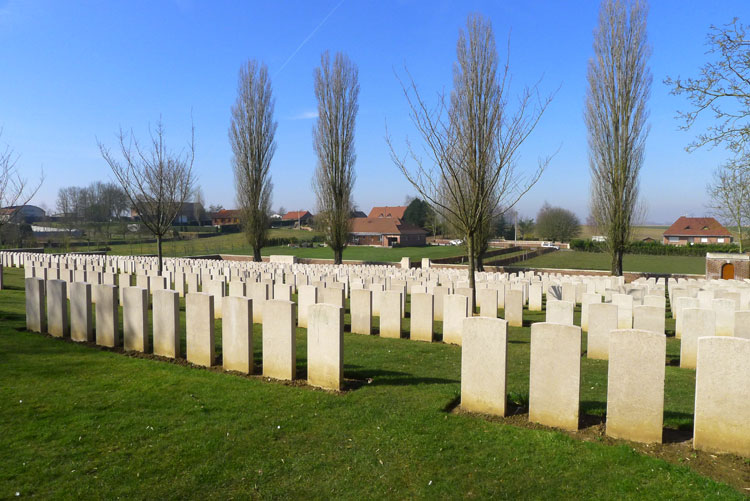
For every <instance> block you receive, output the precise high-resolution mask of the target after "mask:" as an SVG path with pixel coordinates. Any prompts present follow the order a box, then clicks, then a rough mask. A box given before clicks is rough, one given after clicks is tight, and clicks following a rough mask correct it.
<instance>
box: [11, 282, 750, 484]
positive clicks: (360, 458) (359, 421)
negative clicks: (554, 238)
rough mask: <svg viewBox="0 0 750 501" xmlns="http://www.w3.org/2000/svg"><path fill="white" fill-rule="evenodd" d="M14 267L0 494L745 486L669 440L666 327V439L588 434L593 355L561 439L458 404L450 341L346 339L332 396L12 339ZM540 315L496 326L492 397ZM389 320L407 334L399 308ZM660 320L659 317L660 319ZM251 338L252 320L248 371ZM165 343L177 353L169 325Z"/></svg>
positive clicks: (721, 461) (513, 392)
mask: <svg viewBox="0 0 750 501" xmlns="http://www.w3.org/2000/svg"><path fill="white" fill-rule="evenodd" d="M22 276H23V275H22V272H21V271H20V270H15V269H10V270H6V285H7V286H8V288H7V289H6V290H3V291H0V399H1V401H2V402H3V404H2V405H0V422H2V423H3V433H0V465H1V466H2V467H0V497H3V498H5V497H13V496H14V495H15V493H16V492H18V493H19V494H20V495H21V496H24V497H26V496H37V497H40V498H52V497H69V498H102V497H106V498H115V497H123V498H153V499H158V498H198V497H199V498H206V497H216V498H230V497H241V498H247V497H274V498H278V497H284V498H292V499H294V498H303V497H305V498H307V497H312V498H334V497H335V498H347V499H352V498H358V499H359V498H430V499H434V498H457V497H477V498H488V497H523V498H525V497H530V496H533V497H537V498H546V499H550V498H578V499H580V498H589V497H598V498H604V497H606V498H616V499H619V498H628V497H643V496H646V497H650V498H686V499H703V498H722V499H732V498H736V499H743V495H742V494H740V492H739V491H740V490H741V489H742V488H743V487H750V478H748V474H746V473H743V469H745V471H747V470H748V468H750V464H749V463H748V462H746V461H744V460H741V459H738V458H733V457H728V458H727V457H724V456H719V457H716V456H712V455H710V454H705V453H701V452H694V451H692V450H691V449H690V447H689V442H686V441H685V440H686V439H687V438H689V435H690V430H691V429H692V410H693V409H692V406H693V398H694V394H693V391H694V383H695V373H694V371H690V370H684V369H680V368H679V367H674V366H672V363H673V361H674V359H675V357H677V356H678V352H679V344H678V341H676V340H675V339H673V338H671V337H670V338H669V339H668V345H667V358H668V360H667V367H666V397H665V416H664V418H665V426H666V427H667V430H666V431H665V437H668V439H669V440H668V441H671V442H675V443H672V444H668V445H664V446H651V447H647V446H640V445H636V444H629V443H625V442H621V441H613V440H611V439H608V438H606V437H604V436H603V435H601V433H600V431H601V426H602V425H601V416H603V415H604V413H605V412H606V388H607V363H606V362H604V361H593V360H588V359H586V358H585V357H584V358H583V359H582V361H581V362H582V376H581V380H582V381H581V406H582V414H585V416H584V419H582V421H583V423H584V428H586V429H584V430H583V431H581V432H579V433H575V434H569V433H562V432H558V431H555V430H552V429H546V428H541V427H533V426H531V427H530V426H524V425H522V424H521V422H522V421H523V420H524V419H525V418H524V414H523V413H524V412H525V411H524V409H523V408H522V407H520V408H518V409H517V410H518V413H519V414H518V415H517V416H513V417H510V418H506V419H504V420H503V419H497V418H495V419H485V418H483V417H482V416H476V415H468V414H464V413H461V412H457V411H456V409H455V407H456V404H457V403H458V397H459V392H460V353H461V350H460V348H459V347H457V346H449V345H444V344H441V343H432V344H427V343H419V342H415V341H410V340H407V339H381V338H379V337H375V336H360V335H352V334H349V333H347V334H345V340H344V342H345V355H344V363H345V365H344V377H345V378H346V379H347V380H348V383H347V386H348V390H347V391H345V392H343V393H332V392H326V391H320V390H313V389H311V388H308V387H305V386H302V385H301V384H281V383H277V382H272V381H268V380H265V379H263V378H261V377H258V376H254V377H244V376H240V375H234V374H227V373H222V372H220V371H218V370H205V369H198V368H194V367H191V366H190V365H188V364H186V363H185V362H184V361H172V362H169V361H165V360H154V359H153V358H154V357H151V356H148V355H130V356H127V355H124V354H122V353H118V352H117V351H111V350H104V349H99V348H96V347H93V346H87V345H79V344H75V343H72V342H69V341H63V340H60V339H54V338H50V337H47V336H43V335H39V334H32V333H29V332H26V331H25V330H24V329H23V322H24V320H23V319H24V313H23V288H22ZM576 319H577V320H578V313H577V314H576ZM541 320H542V314H529V312H525V325H527V326H526V327H523V328H511V329H510V335H509V344H508V350H509V353H508V362H509V371H508V393H509V399H510V401H511V402H515V403H516V404H521V405H524V404H525V402H527V400H528V374H529V337H530V334H529V331H530V329H529V327H528V324H529V322H531V321H541ZM347 321H348V319H347ZM403 324H404V327H405V329H406V330H408V324H409V319H408V318H406V319H404V321H403ZM220 325H221V322H220V321H217V322H216V326H217V331H216V334H217V344H218V345H219V348H218V349H217V355H218V356H219V357H220V356H221V348H220V345H221V335H220V333H221V330H220ZM438 327H439V325H438ZM667 328H668V330H672V329H673V328H674V324H673V322H672V321H671V320H668V322H667ZM183 329H184V311H183ZM438 330H439V329H438ZM183 332H184V330H183ZM260 334H261V328H260V326H256V327H255V338H254V339H255V341H254V358H255V366H256V372H257V371H258V370H259V368H260V367H259V366H260V363H261V358H260V354H261V351H260V350H261V344H262V340H261V336H260ZM182 343H183V349H184V347H185V344H184V343H185V340H184V335H183V340H182ZM305 346H306V332H305V330H304V329H298V332H297V372H298V377H300V378H304V377H305V371H306V347H305ZM583 346H585V336H584V343H583ZM514 420H515V421H514ZM512 423H517V424H518V425H514V424H512ZM592 423H593V424H592ZM597 430H598V431H597ZM650 455H651V456H659V457H663V458H666V459H668V460H669V461H670V462H667V461H664V460H662V459H659V458H657V457H651V456H650ZM699 472H701V473H702V474H699ZM703 475H709V476H712V477H713V478H714V479H718V480H722V481H724V482H729V483H731V484H732V485H733V486H734V487H735V488H736V489H737V490H735V489H734V488H732V487H730V486H728V485H726V484H723V483H717V482H716V481H714V480H711V479H709V478H706V477H705V476H703Z"/></svg>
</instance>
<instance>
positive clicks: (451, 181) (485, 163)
mask: <svg viewBox="0 0 750 501" xmlns="http://www.w3.org/2000/svg"><path fill="white" fill-rule="evenodd" d="M456 56H457V62H456V63H455V65H454V68H453V91H452V92H451V96H450V102H448V100H447V99H446V97H445V96H444V95H440V96H439V98H438V103H437V106H436V107H434V108H432V107H430V106H428V105H427V103H426V102H425V101H424V99H423V98H422V96H421V95H420V94H419V91H418V90H417V86H416V84H415V82H414V80H413V78H411V77H410V78H409V83H408V85H405V84H404V83H403V82H402V87H403V90H404V95H405V96H406V99H407V102H408V104H409V111H410V117H411V120H412V122H413V123H414V126H415V127H416V129H417V131H418V132H419V135H420V136H421V137H422V140H423V141H424V143H425V144H424V152H425V154H426V155H427V157H428V158H427V159H426V160H425V159H423V158H422V156H421V155H420V154H419V153H418V152H417V151H416V150H415V149H414V148H413V147H412V145H411V143H410V142H409V141H408V139H407V153H406V154H404V155H399V154H398V153H397V152H396V149H395V147H394V145H393V142H392V141H391V139H390V137H388V135H387V133H386V140H387V142H388V144H389V147H390V150H391V158H392V159H393V161H394V163H395V164H396V165H397V166H398V167H399V169H400V170H401V172H402V173H403V174H404V176H405V177H406V179H407V180H408V181H409V182H410V183H411V184H412V185H413V186H414V188H415V189H416V190H417V192H418V193H419V194H420V196H421V197H422V198H423V199H425V200H426V201H427V202H428V203H429V204H430V205H431V206H432V207H433V209H434V210H435V211H436V212H438V213H439V214H440V215H441V216H442V217H443V219H444V220H446V221H447V222H448V223H449V224H451V225H452V226H454V227H455V228H456V229H457V230H459V231H460V233H461V234H462V235H463V237H464V241H465V242H466V245H467V247H468V249H467V250H468V255H469V267H468V274H469V284H470V287H472V289H473V288H474V271H475V264H476V263H475V260H476V259H475V257H476V253H475V252H474V246H475V245H476V244H477V241H476V235H477V233H478V232H480V231H481V228H482V226H483V225H484V224H485V223H486V222H487V218H488V217H489V216H490V215H491V214H492V211H493V210H494V209H495V208H496V207H501V206H502V207H512V206H513V205H515V203H516V202H517V201H518V200H519V199H520V198H521V197H522V196H523V195H524V194H525V193H526V192H527V191H528V190H529V189H531V186H533V185H534V183H536V181H537V180H538V179H539V177H540V176H541V174H542V171H543V170H544V168H545V167H546V166H547V165H548V164H549V161H550V157H547V158H542V159H539V163H538V166H537V169H536V170H535V171H534V172H531V173H530V174H527V175H524V174H523V173H522V172H521V171H519V169H517V160H518V156H519V155H518V149H519V147H520V146H521V145H522V144H523V142H524V141H525V140H526V139H527V138H528V137H529V135H530V134H531V132H532V131H533V130H534V128H535V127H536V125H537V124H538V122H539V120H540V118H541V116H542V115H543V114H544V111H545V110H546V109H547V106H548V105H549V103H550V102H551V100H552V97H553V96H552V95H550V96H548V97H546V98H541V97H540V95H539V91H538V85H534V86H533V87H525V88H524V89H523V91H522V92H521V94H520V96H519V98H518V101H517V106H516V108H515V109H512V108H511V106H509V104H508V99H509V94H510V89H509V87H510V66H509V63H508V62H507V61H506V64H505V66H504V68H499V61H498V55H497V48H496V44H495V36H494V34H493V31H492V26H491V24H490V22H489V21H487V20H485V19H484V18H483V17H482V16H480V15H472V16H469V18H468V20H467V23H466V33H464V31H463V30H461V31H460V33H459V37H458V44H457V49H456Z"/></svg>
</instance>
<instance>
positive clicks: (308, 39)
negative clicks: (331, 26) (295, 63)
mask: <svg viewBox="0 0 750 501" xmlns="http://www.w3.org/2000/svg"><path fill="white" fill-rule="evenodd" d="M342 3H344V0H341V1H340V2H339V3H337V4H336V6H335V7H334V8H333V9H331V12H329V13H328V14H327V15H326V17H324V18H323V20H322V21H321V22H320V24H319V25H318V26H316V27H315V29H314V30H312V31H311V32H310V34H309V35H307V38H305V39H304V40H302V43H301V44H299V46H298V47H297V48H296V49H294V52H292V55H291V56H289V59H287V60H286V61H284V64H282V65H281V68H279V70H278V71H277V72H276V74H275V75H274V76H273V77H274V78H276V77H277V76H279V73H281V71H282V70H283V69H284V68H286V65H287V64H289V61H291V60H292V59H293V58H294V56H296V55H297V52H299V51H300V49H302V47H304V46H305V44H306V43H307V42H308V41H310V39H311V38H312V37H313V35H315V33H316V32H317V31H318V30H319V29H320V27H321V26H323V25H324V24H325V22H326V21H328V18H329V17H331V15H332V14H333V13H334V12H336V9H338V8H339V7H340V6H341V4H342Z"/></svg>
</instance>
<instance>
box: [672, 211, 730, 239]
mask: <svg viewBox="0 0 750 501" xmlns="http://www.w3.org/2000/svg"><path fill="white" fill-rule="evenodd" d="M664 236H665V237H731V236H732V234H731V233H730V232H729V230H727V229H726V228H724V227H723V226H722V225H721V223H719V222H718V221H717V220H716V219H714V218H712V217H685V216H682V217H681V218H679V219H678V220H677V221H675V222H674V224H673V225H672V226H670V227H669V228H668V229H667V231H665V232H664Z"/></svg>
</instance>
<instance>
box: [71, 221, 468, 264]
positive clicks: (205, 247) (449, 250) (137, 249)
mask: <svg viewBox="0 0 750 501" xmlns="http://www.w3.org/2000/svg"><path fill="white" fill-rule="evenodd" d="M315 235H316V234H315V233H312V232H308V231H299V230H289V229H279V230H271V231H270V233H269V238H291V237H295V238H297V239H298V240H309V239H311V238H312V237H313V236H315ZM111 249H112V250H111V252H110V254H117V255H133V254H156V244H155V243H154V244H122V245H112V246H111ZM162 249H163V252H164V255H165V256H167V257H178V256H200V255H207V254H244V255H252V248H251V247H250V246H249V245H248V243H247V240H246V239H245V235H244V234H243V233H230V234H227V235H217V236H214V237H206V238H200V239H194V240H181V241H174V242H173V241H168V242H165V243H164V244H163V245H162ZM81 250H83V249H81ZM465 253H466V249H465V248H464V247H463V246H426V247H401V248H384V247H367V246H350V247H347V248H346V249H345V250H344V259H345V260H346V259H349V260H361V261H379V262H398V261H400V260H401V258H402V257H410V258H412V259H421V258H423V257H429V258H433V259H434V258H439V257H451V256H460V255H462V254H465ZM261 254H263V255H264V256H270V255H272V254H283V255H290V254H291V255H295V256H298V257H304V258H319V259H333V251H332V250H331V249H329V248H327V247H312V248H305V247H288V246H279V247H265V248H264V249H263V250H262V252H261Z"/></svg>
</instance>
